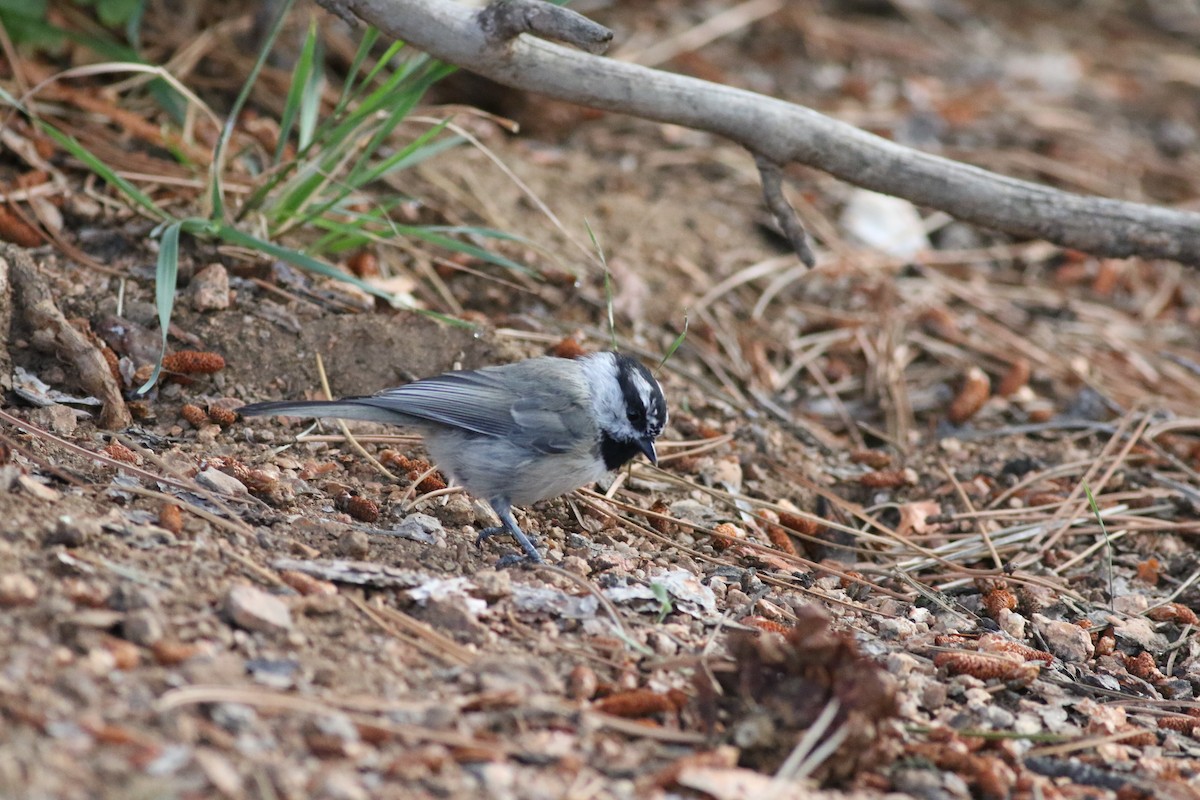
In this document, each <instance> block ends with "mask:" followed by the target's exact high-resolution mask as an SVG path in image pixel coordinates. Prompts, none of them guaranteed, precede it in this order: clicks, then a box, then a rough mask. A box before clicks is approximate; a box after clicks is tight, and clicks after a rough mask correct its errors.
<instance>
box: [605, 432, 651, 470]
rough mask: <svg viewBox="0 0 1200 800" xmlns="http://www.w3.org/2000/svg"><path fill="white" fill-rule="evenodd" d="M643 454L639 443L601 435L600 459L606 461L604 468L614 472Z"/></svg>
mask: <svg viewBox="0 0 1200 800" xmlns="http://www.w3.org/2000/svg"><path fill="white" fill-rule="evenodd" d="M640 452H642V449H641V448H640V447H638V444H637V442H630V441H622V440H621V439H614V438H613V437H611V436H609V435H608V434H607V433H602V434H600V457H601V458H603V459H604V468H605V469H607V470H609V471H612V470H614V469H616V468H617V467H619V466H621V465H622V464H625V463H626V462H628V461H629V460H630V459H631V458H633V457H634V456H636V455H637V454H638V453H640Z"/></svg>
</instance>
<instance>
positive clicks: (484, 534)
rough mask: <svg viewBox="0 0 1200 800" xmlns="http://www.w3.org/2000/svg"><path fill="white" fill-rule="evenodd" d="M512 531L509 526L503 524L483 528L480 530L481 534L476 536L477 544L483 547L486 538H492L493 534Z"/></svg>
mask: <svg viewBox="0 0 1200 800" xmlns="http://www.w3.org/2000/svg"><path fill="white" fill-rule="evenodd" d="M511 532H512V531H510V530H509V529H508V528H506V527H504V526H503V525H493V526H492V527H490V528H484V529H483V530H481V531H480V532H479V535H478V536H476V537H475V544H476V546H478V547H482V546H483V542H484V540H485V539H490V538H492V537H493V536H496V535H497V534H501V533H511Z"/></svg>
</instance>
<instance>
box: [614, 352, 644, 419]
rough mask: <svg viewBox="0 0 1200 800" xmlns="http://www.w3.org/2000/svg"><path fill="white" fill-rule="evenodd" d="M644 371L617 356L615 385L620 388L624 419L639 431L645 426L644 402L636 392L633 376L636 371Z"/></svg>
mask: <svg viewBox="0 0 1200 800" xmlns="http://www.w3.org/2000/svg"><path fill="white" fill-rule="evenodd" d="M639 370H640V371H643V372H644V371H645V370H646V368H645V367H643V366H642V365H641V364H639V363H638V362H636V361H634V360H633V359H632V358H629V357H627V356H619V357H618V360H617V384H618V385H619V386H620V387H621V395H622V398H623V399H624V400H625V418H626V419H628V420H629V424H630V425H633V426H634V427H635V428H637V429H638V430H639V431H641V430H642V428H643V426H644V425H645V424H646V401H645V400H644V399H643V398H642V393H641V392H640V391H639V390H638V386H637V382H636V381H634V379H633V376H634V373H635V372H637V371H639Z"/></svg>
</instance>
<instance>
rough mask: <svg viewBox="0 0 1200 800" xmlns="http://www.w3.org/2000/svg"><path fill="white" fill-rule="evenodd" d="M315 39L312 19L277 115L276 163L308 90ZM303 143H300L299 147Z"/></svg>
mask: <svg viewBox="0 0 1200 800" xmlns="http://www.w3.org/2000/svg"><path fill="white" fill-rule="evenodd" d="M317 40H318V32H317V21H316V20H315V19H313V20H310V21H309V23H308V35H307V36H306V37H305V39H304V46H303V47H302V48H301V49H300V57H299V58H298V59H297V60H296V68H295V71H294V72H293V73H292V83H291V85H290V86H289V87H288V94H287V97H286V98H285V99H284V101H283V113H282V114H281V115H280V117H279V141H278V142H276V144H275V163H276V164H278V163H279V162H281V161H282V160H283V153H284V150H286V149H287V143H288V141H289V140H290V139H291V138H292V130H293V128H294V127H295V125H296V120H297V119H298V118H299V117H300V115H301V107H302V105H303V100H304V96H305V93H306V92H308V91H309V90H310V83H309V79H310V77H311V76H312V74H313V69H314V62H315V60H316V55H317ZM304 144H307V143H304ZM304 144H301V147H303V146H304Z"/></svg>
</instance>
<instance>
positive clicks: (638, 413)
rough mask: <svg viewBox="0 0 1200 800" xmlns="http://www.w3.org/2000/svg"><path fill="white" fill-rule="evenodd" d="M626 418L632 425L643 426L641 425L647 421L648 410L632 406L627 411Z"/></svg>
mask: <svg viewBox="0 0 1200 800" xmlns="http://www.w3.org/2000/svg"><path fill="white" fill-rule="evenodd" d="M625 418H626V419H627V420H629V424H630V425H633V426H634V427H641V425H642V424H643V423H644V422H645V421H646V412H644V411H642V410H641V409H640V408H631V409H629V411H627V412H626V413H625Z"/></svg>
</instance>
